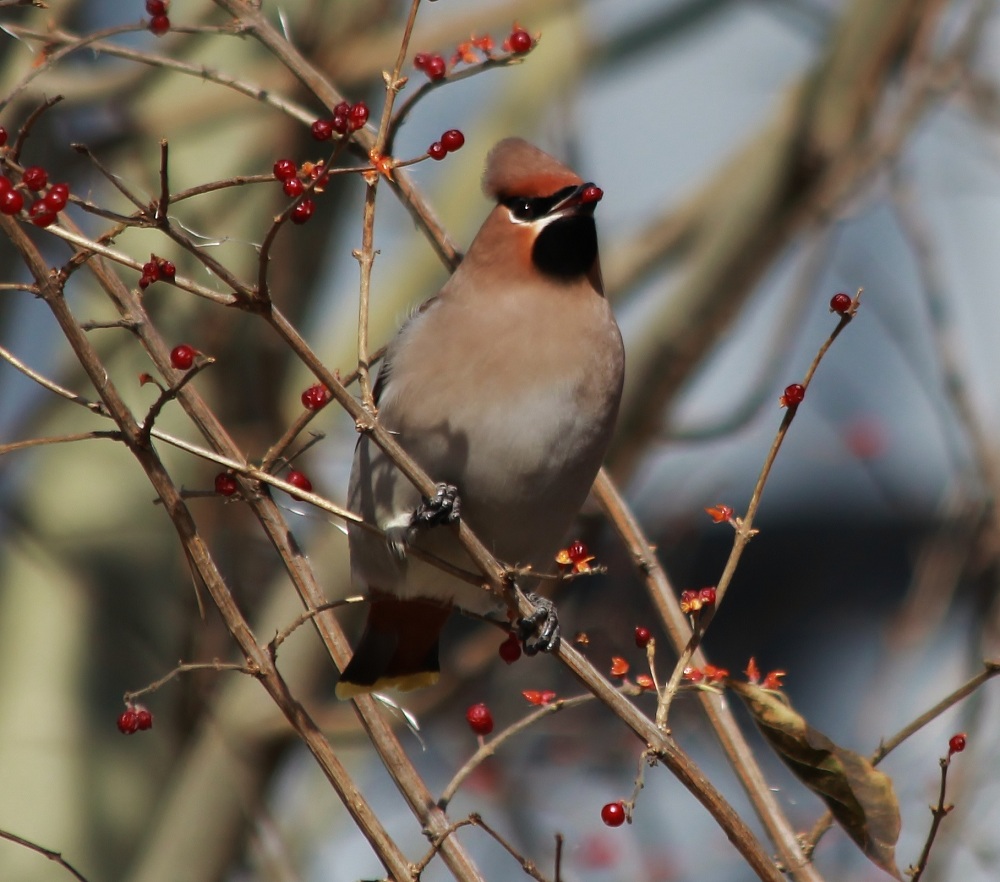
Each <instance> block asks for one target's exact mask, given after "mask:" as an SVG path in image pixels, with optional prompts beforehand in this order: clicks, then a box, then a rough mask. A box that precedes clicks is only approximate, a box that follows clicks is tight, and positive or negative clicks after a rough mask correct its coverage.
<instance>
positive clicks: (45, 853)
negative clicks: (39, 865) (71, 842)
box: [0, 830, 87, 882]
mask: <svg viewBox="0 0 1000 882" xmlns="http://www.w3.org/2000/svg"><path fill="white" fill-rule="evenodd" d="M0 839H6V840H7V841H8V842H13V843H15V844H16V845H23V846H24V847H25V848H27V849H30V850H31V851H34V852H36V853H37V854H40V855H42V857H46V858H48V859H49V860H50V861H54V862H55V863H57V864H59V866H60V867H62V868H63V869H64V870H66V871H67V872H68V873H71V874H72V875H73V878H74V879H76V880H78V882H87V877H86V876H84V875H83V873H81V872H80V871H79V870H78V869H77V868H76V867H74V866H73V865H72V864H71V863H70V862H69V861H68V860H66V858H64V857H63V856H62V854H61V853H59V852H58V851H53V850H52V849H51V848H45V847H44V846H42V845H38V844H37V843H35V842H32V841H31V840H30V839H24V838H23V837H21V836H18V835H16V834H15V833H9V832H8V831H6V830H0Z"/></svg>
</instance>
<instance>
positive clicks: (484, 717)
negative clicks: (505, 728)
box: [465, 704, 493, 735]
mask: <svg viewBox="0 0 1000 882" xmlns="http://www.w3.org/2000/svg"><path fill="white" fill-rule="evenodd" d="M465 719H466V720H467V721H468V723H469V728H470V729H472V731H473V732H475V733H476V734H477V735H489V734H490V732H492V731H493V714H491V713H490V709H489V708H488V707H487V706H486V705H485V704H474V705H472V707H470V708H469V709H468V710H467V711H466V712H465Z"/></svg>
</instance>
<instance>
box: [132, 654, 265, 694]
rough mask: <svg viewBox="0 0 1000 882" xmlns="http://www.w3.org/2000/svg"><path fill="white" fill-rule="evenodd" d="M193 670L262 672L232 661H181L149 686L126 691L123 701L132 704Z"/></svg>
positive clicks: (242, 672)
mask: <svg viewBox="0 0 1000 882" xmlns="http://www.w3.org/2000/svg"><path fill="white" fill-rule="evenodd" d="M191 671H238V672H239V673H241V674H248V675H249V676H251V677H256V676H257V675H258V674H259V673H260V671H258V670H257V669H256V668H255V667H254V666H253V665H245V664H242V665H241V664H234V663H232V662H220V661H218V660H216V661H211V662H180V663H179V664H178V665H177V667H175V668H174V669H173V670H172V671H170V672H169V673H166V674H164V675H163V676H162V677H160V679H159V680H154V681H153V682H152V683H150V684H149V685H148V686H143V687H142V689H136V690H135V691H133V692H126V693H125V695H124V696H123V701H124V702H125V704H132V702H133V701H135V700H136V699H137V698H141V697H142V696H143V695H149V694H150V693H152V692H156V691H157V690H158V689H160V688H161V687H162V686H165V685H166V684H167V683H169V682H170V681H171V680H173V679H175V678H176V677H178V676H179V675H181V674H188V673H190V672H191Z"/></svg>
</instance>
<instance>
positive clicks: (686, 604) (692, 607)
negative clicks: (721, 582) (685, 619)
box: [681, 588, 715, 615]
mask: <svg viewBox="0 0 1000 882" xmlns="http://www.w3.org/2000/svg"><path fill="white" fill-rule="evenodd" d="M706 606H715V589H714V588H702V589H701V590H700V591H682V592H681V612H682V613H684V614H685V615H692V614H693V613H697V612H701V610H702V609H703V608H704V607H706Z"/></svg>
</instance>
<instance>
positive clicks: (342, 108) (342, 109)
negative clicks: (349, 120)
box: [333, 101, 351, 116]
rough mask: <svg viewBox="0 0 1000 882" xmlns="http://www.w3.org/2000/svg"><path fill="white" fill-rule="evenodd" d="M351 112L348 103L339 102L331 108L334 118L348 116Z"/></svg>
mask: <svg viewBox="0 0 1000 882" xmlns="http://www.w3.org/2000/svg"><path fill="white" fill-rule="evenodd" d="M350 112H351V104H350V102H349V101H341V102H339V103H338V104H337V105H336V106H335V107H334V108H333V115H334V116H348V115H349V114H350Z"/></svg>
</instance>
